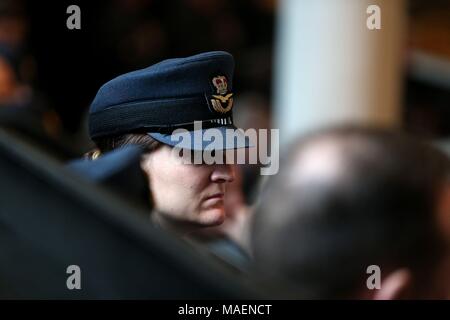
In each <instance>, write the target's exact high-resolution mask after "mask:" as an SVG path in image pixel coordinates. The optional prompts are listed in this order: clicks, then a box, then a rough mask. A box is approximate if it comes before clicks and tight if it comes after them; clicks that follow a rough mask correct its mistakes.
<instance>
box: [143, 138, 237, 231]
mask: <svg viewBox="0 0 450 320" xmlns="http://www.w3.org/2000/svg"><path fill="white" fill-rule="evenodd" d="M142 168H143V169H144V171H145V172H146V173H147V175H148V177H149V181H150V188H151V192H152V195H153V201H154V203H155V208H156V209H157V211H158V212H159V213H160V214H161V215H164V216H166V217H169V218H172V219H173V220H176V221H178V222H188V223H192V224H194V225H199V226H214V225H218V224H221V223H222V222H223V221H224V219H225V208H224V196H225V190H226V185H227V183H229V182H231V181H233V179H234V167H233V166H232V165H227V164H213V165H206V164H200V165H196V164H182V163H180V158H179V157H177V155H176V154H175V153H173V152H172V148H170V147H169V146H166V145H163V146H161V147H160V148H158V149H156V150H155V151H153V152H151V153H150V154H148V155H145V156H144V159H143V161H142Z"/></svg>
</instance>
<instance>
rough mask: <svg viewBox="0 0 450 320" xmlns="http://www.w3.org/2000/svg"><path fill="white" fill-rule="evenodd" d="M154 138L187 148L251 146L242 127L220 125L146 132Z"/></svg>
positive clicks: (236, 147)
mask: <svg viewBox="0 0 450 320" xmlns="http://www.w3.org/2000/svg"><path fill="white" fill-rule="evenodd" d="M148 134H149V135H150V136H151V137H152V138H154V139H155V140H157V141H159V142H161V143H164V144H167V145H169V146H172V147H178V148H181V149H189V150H196V151H202V150H227V149H240V148H249V147H253V146H252V145H251V143H250V140H249V138H248V137H247V136H245V135H244V133H243V130H242V129H237V128H236V127H233V126H222V127H215V128H207V129H200V130H193V131H188V130H186V129H177V130H175V131H174V132H173V133H172V134H163V133H158V132H149V133H148Z"/></svg>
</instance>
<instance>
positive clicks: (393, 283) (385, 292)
mask: <svg viewBox="0 0 450 320" xmlns="http://www.w3.org/2000/svg"><path fill="white" fill-rule="evenodd" d="M411 285H412V274H411V271H410V270H409V269H406V268H404V269H397V270H394V271H393V272H391V273H390V274H388V275H387V276H386V277H385V278H384V279H383V280H382V281H381V288H380V289H379V290H375V292H374V295H373V299H374V300H396V299H404V298H407V297H406V294H407V292H408V291H409V290H408V289H410V288H411Z"/></svg>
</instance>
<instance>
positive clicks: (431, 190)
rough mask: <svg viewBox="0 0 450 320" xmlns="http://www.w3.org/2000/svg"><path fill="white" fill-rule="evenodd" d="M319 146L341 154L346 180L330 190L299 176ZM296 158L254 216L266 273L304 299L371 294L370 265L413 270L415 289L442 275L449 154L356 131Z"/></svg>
mask: <svg viewBox="0 0 450 320" xmlns="http://www.w3.org/2000/svg"><path fill="white" fill-rule="evenodd" d="M321 141H328V142H333V143H336V145H337V146H338V147H339V148H340V149H339V150H340V151H341V153H342V155H341V154H340V156H341V158H342V159H343V166H345V173H344V174H342V176H339V177H338V178H336V179H326V181H322V180H320V179H312V181H308V182H305V181H302V177H301V176H300V177H296V176H295V175H294V176H293V169H294V168H295V166H296V159H298V156H299V155H301V154H302V152H304V151H305V149H306V147H307V146H310V145H312V144H315V143H320V142H321ZM290 149H291V150H292V151H291V152H290V154H289V155H288V156H287V158H285V159H283V160H282V162H281V164H280V172H279V174H278V175H277V176H276V177H275V178H274V179H273V180H272V181H270V182H269V184H268V186H267V188H266V190H265V191H264V196H263V197H262V199H263V200H262V201H261V204H260V206H259V208H258V209H257V211H256V214H255V216H254V220H253V226H252V231H253V234H252V249H253V254H254V258H255V263H256V264H257V267H258V268H259V269H260V270H259V271H261V272H262V273H263V274H265V275H266V276H267V275H270V276H273V277H277V278H278V280H280V279H281V277H282V278H283V279H284V280H288V281H286V283H287V282H290V283H295V285H296V287H295V290H294V292H295V294H296V296H297V297H304V298H343V297H349V296H351V295H352V294H354V293H355V292H356V291H357V290H358V289H362V288H364V285H365V283H366V279H367V277H368V275H367V274H366V268H367V267H368V266H369V265H373V264H375V265H378V266H380V267H381V268H382V270H383V271H389V270H393V269H397V268H399V267H408V268H409V269H410V270H411V271H412V272H413V274H414V277H415V278H417V279H418V278H419V277H421V276H423V275H424V274H425V275H426V270H427V267H434V266H435V265H436V264H435V261H437V259H438V258H439V257H440V254H441V253H442V252H443V250H441V249H442V246H443V245H444V241H443V239H442V235H441V234H440V232H439V231H438V225H437V219H436V214H435V212H436V203H437V199H438V197H439V196H440V195H441V194H440V193H441V192H442V190H443V186H444V184H446V183H448V177H449V159H448V158H447V157H446V156H445V155H444V154H443V153H441V152H439V151H438V150H436V149H434V148H433V147H431V146H430V145H428V144H426V143H422V142H418V141H417V140H414V139H412V138H409V137H406V136H404V135H402V134H398V133H394V132H390V131H386V130H381V129H380V130H379V129H367V128H358V127H346V128H336V129H330V130H325V131H321V132H318V133H315V134H312V135H310V136H308V137H306V138H304V139H302V140H300V141H297V142H296V143H295V144H294V145H293V146H292V147H291V148H290ZM306 152H307V151H306ZM330 160H331V159H330ZM288 181H291V182H293V183H292V184H289V183H288ZM421 279H425V278H421ZM424 282H425V283H426V282H427V281H426V280H425V281H424ZM418 285H420V284H418Z"/></svg>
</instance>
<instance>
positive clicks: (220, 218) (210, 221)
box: [199, 206, 225, 227]
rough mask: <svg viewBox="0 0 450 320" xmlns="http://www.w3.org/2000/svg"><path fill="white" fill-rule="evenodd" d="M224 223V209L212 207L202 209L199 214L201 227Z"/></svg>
mask: <svg viewBox="0 0 450 320" xmlns="http://www.w3.org/2000/svg"><path fill="white" fill-rule="evenodd" d="M224 221H225V208H224V207H223V206H220V207H212V208H208V209H204V210H203V211H202V212H201V213H200V221H199V222H200V224H201V225H203V226H208V227H210V226H218V225H220V224H222V223H223V222H224Z"/></svg>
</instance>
